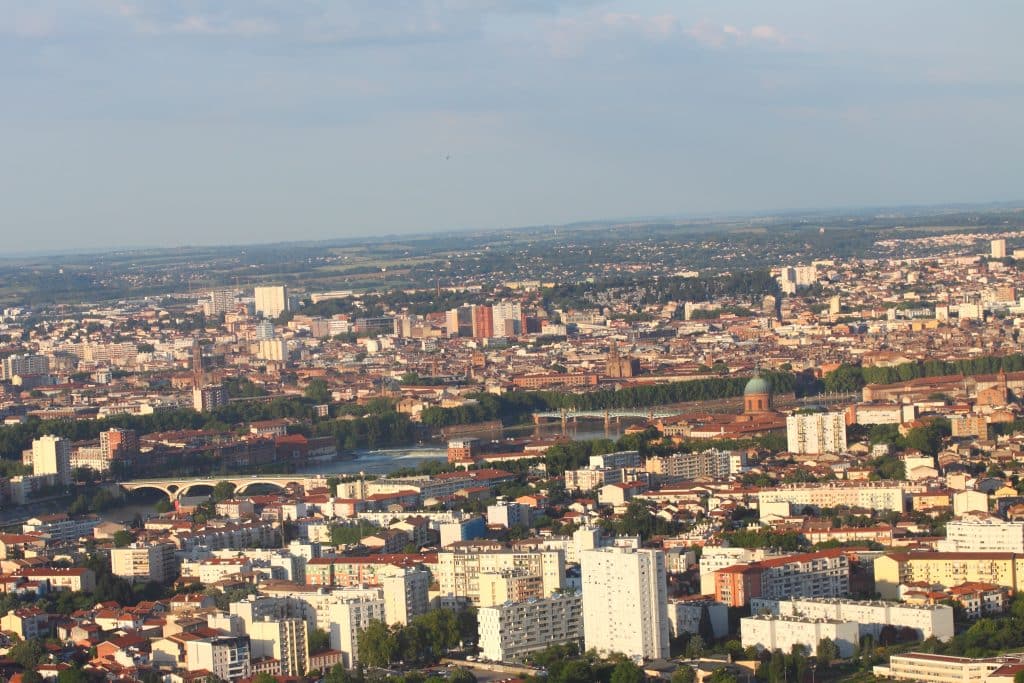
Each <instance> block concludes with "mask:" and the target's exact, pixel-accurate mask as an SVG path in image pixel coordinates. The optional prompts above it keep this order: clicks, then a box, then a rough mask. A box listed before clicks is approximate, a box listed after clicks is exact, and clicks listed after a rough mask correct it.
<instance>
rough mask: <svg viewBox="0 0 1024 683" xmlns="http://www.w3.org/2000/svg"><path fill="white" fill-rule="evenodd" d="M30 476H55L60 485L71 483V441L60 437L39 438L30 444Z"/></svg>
mask: <svg viewBox="0 0 1024 683" xmlns="http://www.w3.org/2000/svg"><path fill="white" fill-rule="evenodd" d="M32 474H35V475H43V474H55V475H57V479H58V481H60V483H62V484H65V485H67V484H70V483H71V441H70V440H69V439H65V438H64V437H62V436H53V435H47V436H41V437H39V438H38V439H36V440H35V441H33V442H32Z"/></svg>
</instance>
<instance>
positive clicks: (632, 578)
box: [580, 547, 669, 659]
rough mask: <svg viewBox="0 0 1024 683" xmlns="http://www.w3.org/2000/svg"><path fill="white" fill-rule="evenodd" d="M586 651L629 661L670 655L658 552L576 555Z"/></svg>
mask: <svg viewBox="0 0 1024 683" xmlns="http://www.w3.org/2000/svg"><path fill="white" fill-rule="evenodd" d="M580 566H581V569H582V574H583V584H582V585H583V633H584V640H585V645H586V649H588V650H589V649H591V648H593V649H595V650H597V651H598V652H599V653H604V654H608V653H611V652H621V653H622V654H624V655H626V656H627V657H632V658H634V659H660V658H666V657H668V656H669V644H668V641H669V623H668V607H667V605H668V588H667V584H666V576H665V555H664V553H662V552H661V551H660V550H646V549H634V548H619V547H610V548H601V549H598V550H586V551H583V552H582V553H580Z"/></svg>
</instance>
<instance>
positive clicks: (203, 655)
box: [185, 636, 252, 681]
mask: <svg viewBox="0 0 1024 683" xmlns="http://www.w3.org/2000/svg"><path fill="white" fill-rule="evenodd" d="M185 661H186V662H187V663H188V668H189V671H202V670H206V671H209V672H210V673H212V674H214V675H215V676H217V678H219V679H220V680H222V681H237V680H239V679H241V678H248V677H249V676H250V675H252V669H251V665H252V648H251V645H250V642H249V636H216V637H214V638H203V639H201V640H187V641H185Z"/></svg>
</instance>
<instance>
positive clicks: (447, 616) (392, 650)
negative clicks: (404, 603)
mask: <svg viewBox="0 0 1024 683" xmlns="http://www.w3.org/2000/svg"><path fill="white" fill-rule="evenodd" d="M476 629H477V624H476V612H475V611H473V610H463V611H461V612H455V611H453V610H448V609H437V610H431V611H430V612H427V613H426V614H421V615H420V616H418V617H415V618H413V619H412V620H410V621H409V623H408V624H407V625H405V626H402V625H398V624H396V625H394V626H390V627H389V626H388V625H387V624H385V623H384V622H382V621H374V622H371V623H370V625H369V626H367V627H366V628H365V629H363V631H362V632H361V633H360V634H359V645H358V649H359V661H360V662H362V663H364V664H366V665H367V666H372V667H390V666H391V664H392V662H396V661H402V662H404V663H405V664H406V665H409V666H425V665H429V664H434V663H436V662H437V660H438V659H440V657H441V656H442V655H444V653H445V652H447V651H448V650H450V649H453V648H456V647H458V646H459V645H460V644H461V642H462V641H463V640H464V639H470V638H475V637H476Z"/></svg>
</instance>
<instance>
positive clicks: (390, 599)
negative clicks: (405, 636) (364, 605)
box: [380, 569, 430, 624]
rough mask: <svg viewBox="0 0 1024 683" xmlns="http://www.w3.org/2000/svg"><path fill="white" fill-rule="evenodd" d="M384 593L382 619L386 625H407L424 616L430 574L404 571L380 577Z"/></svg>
mask: <svg viewBox="0 0 1024 683" xmlns="http://www.w3.org/2000/svg"><path fill="white" fill-rule="evenodd" d="M380 583H381V588H382V590H383V593H384V617H385V621H386V622H387V623H388V624H408V623H409V621H411V620H412V619H413V617H417V616H419V615H421V614H424V613H425V612H426V611H427V607H428V606H429V593H430V573H429V572H427V571H426V570H423V569H406V570H405V571H402V572H396V573H394V574H387V575H385V576H383V577H381V580H380Z"/></svg>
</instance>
